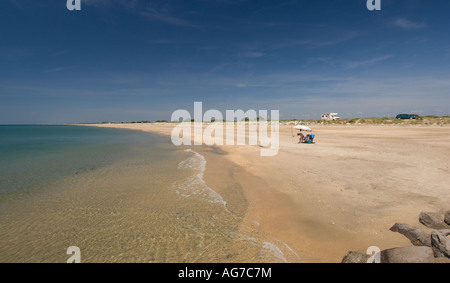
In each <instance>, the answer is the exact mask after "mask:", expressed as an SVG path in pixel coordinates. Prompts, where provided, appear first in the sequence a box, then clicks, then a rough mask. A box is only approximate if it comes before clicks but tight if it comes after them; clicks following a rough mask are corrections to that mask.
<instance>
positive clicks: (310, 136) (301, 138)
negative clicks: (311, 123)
mask: <svg viewBox="0 0 450 283" xmlns="http://www.w3.org/2000/svg"><path fill="white" fill-rule="evenodd" d="M297 135H298V136H299V139H298V143H311V142H312V141H313V140H314V137H315V135H314V134H313V133H311V134H307V135H306V136H305V135H303V134H302V132H301V131H300V133H298V134H297Z"/></svg>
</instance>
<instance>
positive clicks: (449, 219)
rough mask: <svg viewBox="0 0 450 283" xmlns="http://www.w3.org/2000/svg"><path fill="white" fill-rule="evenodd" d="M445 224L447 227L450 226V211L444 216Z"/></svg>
mask: <svg viewBox="0 0 450 283" xmlns="http://www.w3.org/2000/svg"><path fill="white" fill-rule="evenodd" d="M444 222H445V223H446V224H447V225H450V210H449V211H447V213H445V216H444Z"/></svg>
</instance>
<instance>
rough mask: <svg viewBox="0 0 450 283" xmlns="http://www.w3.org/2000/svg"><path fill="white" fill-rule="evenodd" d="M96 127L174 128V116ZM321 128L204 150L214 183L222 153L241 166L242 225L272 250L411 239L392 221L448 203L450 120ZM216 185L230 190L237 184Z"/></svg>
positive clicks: (316, 253) (309, 252)
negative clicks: (275, 141) (270, 141)
mask: <svg viewBox="0 0 450 283" xmlns="http://www.w3.org/2000/svg"><path fill="white" fill-rule="evenodd" d="M91 126H100V127H114V128H126V129H135V130H142V131H150V132H155V133H159V134H166V135H170V134H171V132H172V129H173V128H174V127H175V126H176V124H171V123H152V124H99V125H91ZM313 130H314V133H315V134H316V139H315V142H316V143H315V144H297V137H296V135H295V134H296V133H295V132H293V131H292V126H290V125H280V147H279V152H278V154H277V155H276V156H273V157H262V156H260V149H261V148H260V147H258V146H249V145H246V146H218V147H217V150H220V151H221V152H223V153H224V154H215V155H208V154H206V155H205V157H206V159H207V161H208V165H207V168H206V172H205V177H204V178H205V181H206V183H207V184H208V186H209V187H211V188H223V187H226V186H224V185H223V182H226V181H225V180H224V178H217V176H219V175H220V174H221V161H224V158H225V159H226V160H227V161H231V162H232V163H233V164H235V169H234V170H233V178H234V179H235V180H236V181H237V182H238V183H239V184H240V186H241V187H242V189H243V192H244V194H245V198H246V201H247V203H246V211H243V212H241V213H244V214H245V217H244V221H242V223H241V224H240V232H239V233H240V234H241V235H258V237H259V239H268V241H267V246H268V248H270V244H271V243H276V244H277V247H278V248H279V247H283V249H282V251H284V253H283V258H282V259H283V260H282V261H289V262H340V261H341V260H342V257H343V256H344V255H345V254H346V253H347V252H348V251H359V252H363V253H365V252H366V250H367V248H369V247H370V246H377V247H379V248H380V249H382V250H383V249H388V248H393V247H400V246H410V245H411V243H410V242H409V240H407V239H406V238H405V237H404V236H402V235H400V234H398V233H393V232H391V231H389V228H390V227H391V226H392V225H393V224H395V223H396V222H401V223H407V224H410V225H416V226H418V227H421V228H423V226H421V225H420V224H419V221H418V215H419V213H420V212H421V211H431V212H437V213H444V211H446V210H449V209H450V194H449V192H448V184H449V183H450V169H449V162H448V157H449V156H450V127H434V126H393V125H392V126H391V125H389V126H382V125H380V126H377V125H330V126H326V125H315V126H313ZM194 147H195V146H192V148H194ZM225 153H226V154H225ZM220 182H222V183H220ZM218 193H219V194H221V195H222V196H223V197H224V199H225V200H227V198H232V196H231V195H232V192H230V191H228V192H227V191H218ZM424 230H425V231H426V229H425V228H424ZM240 260H241V261H242V259H240ZM249 261H251V259H249Z"/></svg>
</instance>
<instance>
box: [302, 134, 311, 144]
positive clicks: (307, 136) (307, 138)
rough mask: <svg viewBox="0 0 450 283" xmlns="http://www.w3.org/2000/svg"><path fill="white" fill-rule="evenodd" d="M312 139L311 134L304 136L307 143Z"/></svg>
mask: <svg viewBox="0 0 450 283" xmlns="http://www.w3.org/2000/svg"><path fill="white" fill-rule="evenodd" d="M310 139H311V135H310V134H307V135H306V137H305V138H304V142H305V143H307V142H308V141H309V140H310Z"/></svg>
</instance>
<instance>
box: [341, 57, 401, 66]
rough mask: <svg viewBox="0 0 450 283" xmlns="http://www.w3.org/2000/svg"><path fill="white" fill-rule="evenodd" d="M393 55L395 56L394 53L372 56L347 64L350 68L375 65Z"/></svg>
mask: <svg viewBox="0 0 450 283" xmlns="http://www.w3.org/2000/svg"><path fill="white" fill-rule="evenodd" d="M392 57H393V56H392V55H385V56H381V57H375V58H370V59H366V60H362V61H351V62H346V63H345V65H346V66H347V67H348V68H359V67H367V66H372V65H375V64H376V63H378V62H381V61H385V60H387V59H389V58H392Z"/></svg>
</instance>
